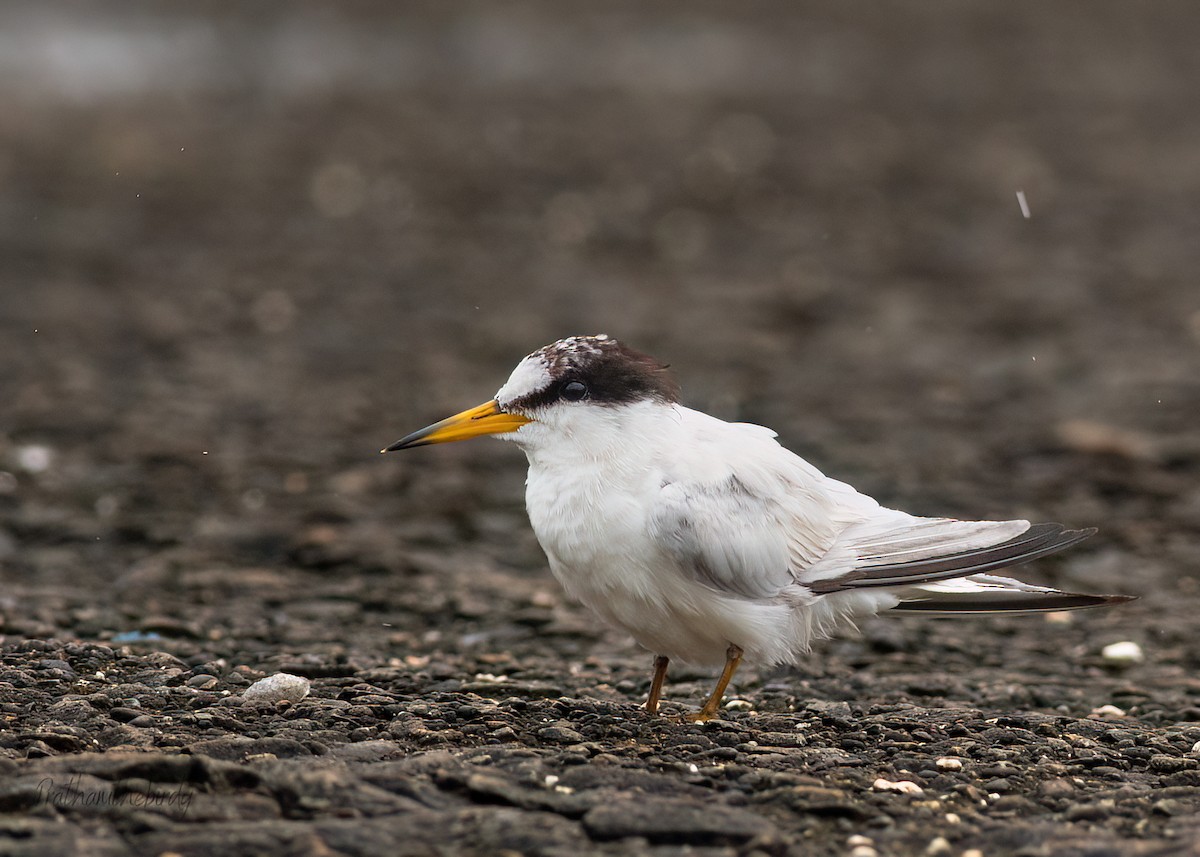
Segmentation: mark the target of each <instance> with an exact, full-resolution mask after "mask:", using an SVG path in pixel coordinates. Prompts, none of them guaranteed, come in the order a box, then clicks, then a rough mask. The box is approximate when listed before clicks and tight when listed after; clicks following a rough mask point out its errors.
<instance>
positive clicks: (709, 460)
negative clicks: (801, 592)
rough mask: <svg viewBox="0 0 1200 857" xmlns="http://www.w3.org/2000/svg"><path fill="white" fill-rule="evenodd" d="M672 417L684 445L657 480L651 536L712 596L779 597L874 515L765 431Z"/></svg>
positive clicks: (690, 414)
mask: <svg viewBox="0 0 1200 857" xmlns="http://www.w3.org/2000/svg"><path fill="white" fill-rule="evenodd" d="M679 410H680V411H681V413H682V416H683V418H684V419H685V420H687V421H688V425H687V429H688V440H689V442H688V443H687V444H686V445H684V448H682V449H680V450H679V451H678V455H679V459H678V461H676V462H675V466H674V467H669V468H667V470H666V471H665V473H664V481H663V485H662V487H661V488H660V490H659V493H658V496H657V497H656V498H655V501H654V505H653V507H652V509H651V511H650V528H651V534H652V535H653V536H654V538H655V540H656V541H657V542H658V543H659V544H660V545H662V546H663V547H664V549H665V550H666V551H667V553H668V554H669V555H670V556H671V557H672V558H673V559H674V560H675V561H676V563H677V565H678V566H679V567H680V568H682V569H683V570H684V572H685V573H687V574H690V575H692V576H693V577H694V578H695V579H696V580H698V581H700V582H703V583H705V584H707V585H709V586H711V587H712V588H714V589H716V590H718V591H721V592H726V593H729V594H734V595H739V596H741V597H744V598H753V599H766V598H773V597H775V596H777V595H779V593H780V592H781V591H782V590H783V589H784V588H785V587H788V586H791V585H794V584H795V583H796V582H797V577H798V574H799V573H800V572H801V571H802V570H803V569H805V568H807V567H809V566H811V565H812V564H813V563H815V562H817V561H818V560H819V559H820V558H821V557H822V556H824V555H825V554H826V553H827V552H828V551H829V549H830V547H831V546H833V545H834V543H835V542H836V539H837V536H838V533H839V532H841V531H842V530H843V529H844V528H845V527H846V526H847V525H849V524H850V523H852V522H853V521H855V520H860V519H861V518H862V517H863V514H865V511H869V510H871V509H878V508H879V506H878V504H877V503H875V501H874V500H871V498H869V497H866V496H865V495H862V494H859V493H858V492H856V491H854V489H852V488H850V487H849V486H847V485H843V484H842V483H840V482H835V481H834V480H831V479H828V478H826V477H825V476H824V475H822V474H821V473H820V471H818V470H817V469H816V468H814V467H812V466H811V465H809V464H808V463H807V462H805V461H804V460H803V459H801V458H799V457H798V456H796V455H794V454H792V453H791V452H788V451H787V450H786V449H784V448H783V447H781V446H780V445H779V444H778V443H777V442H776V441H775V439H774V436H775V435H774V432H772V431H770V430H769V429H764V428H762V427H760V426H752V425H747V424H740V423H738V424H730V423H724V422H720V421H718V420H715V419H713V418H712V417H708V416H706V415H704V414H700V413H699V412H695V411H687V410H686V409H683V408H681V409H679ZM859 507H861V508H859Z"/></svg>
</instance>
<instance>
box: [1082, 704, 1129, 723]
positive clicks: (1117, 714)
mask: <svg viewBox="0 0 1200 857" xmlns="http://www.w3.org/2000/svg"><path fill="white" fill-rule="evenodd" d="M1124 716H1125V710H1124V709H1123V708H1117V707H1116V706H1115V705H1101V706H1100V707H1099V708H1093V709H1092V712H1091V714H1089V715H1088V717H1090V718H1092V719H1093V720H1120V719H1121V718H1122V717H1124Z"/></svg>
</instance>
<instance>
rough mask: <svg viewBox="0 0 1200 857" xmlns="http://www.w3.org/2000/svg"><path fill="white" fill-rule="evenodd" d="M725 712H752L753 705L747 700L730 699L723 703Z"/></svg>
mask: <svg viewBox="0 0 1200 857" xmlns="http://www.w3.org/2000/svg"><path fill="white" fill-rule="evenodd" d="M725 710H726V711H753V710H754V703H753V702H751V701H750V700H748V699H731V700H729V701H728V702H727V703H725Z"/></svg>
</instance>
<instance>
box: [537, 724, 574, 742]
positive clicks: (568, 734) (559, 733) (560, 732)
mask: <svg viewBox="0 0 1200 857" xmlns="http://www.w3.org/2000/svg"><path fill="white" fill-rule="evenodd" d="M537 735H538V737H539V738H541V739H542V740H543V741H548V742H550V743H551V744H582V743H583V741H584V738H583V735H581V734H580V733H578V732H576V731H575V730H574V729H571V728H570V727H567V726H546V727H545V728H543V729H539V730H538V733H537Z"/></svg>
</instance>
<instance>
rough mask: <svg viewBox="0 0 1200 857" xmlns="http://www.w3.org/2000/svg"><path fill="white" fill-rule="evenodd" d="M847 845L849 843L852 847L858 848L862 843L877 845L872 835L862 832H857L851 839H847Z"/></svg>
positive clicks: (869, 845)
mask: <svg viewBox="0 0 1200 857" xmlns="http://www.w3.org/2000/svg"><path fill="white" fill-rule="evenodd" d="M846 845H848V846H849V847H851V848H858V847H859V846H861V845H866V846H868V847H871V846H874V845H875V840H874V839H872V838H871V837H870V836H863V835H862V834H861V833H855V834H854V835H853V836H851V837H850V838H849V839H847V840H846Z"/></svg>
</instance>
